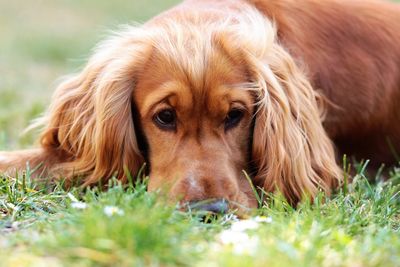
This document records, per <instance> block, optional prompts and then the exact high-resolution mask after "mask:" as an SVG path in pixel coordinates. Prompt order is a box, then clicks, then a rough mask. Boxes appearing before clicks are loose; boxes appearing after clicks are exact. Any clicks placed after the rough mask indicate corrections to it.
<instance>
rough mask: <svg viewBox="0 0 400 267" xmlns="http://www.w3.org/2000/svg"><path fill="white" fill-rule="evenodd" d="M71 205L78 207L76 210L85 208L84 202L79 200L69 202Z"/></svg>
mask: <svg viewBox="0 0 400 267" xmlns="http://www.w3.org/2000/svg"><path fill="white" fill-rule="evenodd" d="M71 207H72V208H74V209H78V210H84V209H86V208H87V204H86V203H84V202H80V201H78V202H72V203H71Z"/></svg>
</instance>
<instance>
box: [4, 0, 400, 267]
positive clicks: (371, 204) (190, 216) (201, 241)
mask: <svg viewBox="0 0 400 267" xmlns="http://www.w3.org/2000/svg"><path fill="white" fill-rule="evenodd" d="M174 2H176V1H162V0H152V1H151V2H147V1H145V0H141V1H123V0H116V1H106V0H82V1H70V0H43V1H35V0H31V1H22V0H16V1H0V31H1V32H2V35H1V36H2V39H1V40H0V50H1V51H2V53H0V73H1V77H2V78H1V79H0V149H17V148H26V147H29V146H32V145H33V140H34V139H35V134H30V135H27V136H19V135H18V134H19V133H20V132H22V130H23V129H24V128H25V127H26V126H27V125H28V123H29V121H30V120H31V119H33V118H35V117H36V116H38V114H40V113H41V112H43V111H44V109H45V107H46V106H47V105H48V103H49V100H50V98H49V96H50V95H51V92H52V91H53V89H54V84H53V82H54V81H55V80H56V79H57V78H58V77H59V76H60V75H61V74H67V73H71V72H73V71H75V70H77V69H79V67H80V66H82V65H83V64H84V62H85V58H86V56H87V55H88V54H89V51H90V49H91V48H92V47H93V46H94V44H95V43H96V42H97V41H98V40H99V39H101V37H102V36H104V33H105V32H106V30H107V29H110V28H111V29H113V28H116V26H117V25H118V24H121V23H126V22H128V21H132V20H134V21H144V20H146V19H147V18H149V17H151V16H153V15H154V14H157V13H158V12H159V11H161V10H163V9H165V8H166V7H167V6H169V5H172V4H173V3H174ZM149 3H151V4H149ZM52 84H53V85H52ZM366 176H367V175H366V174H365V172H364V169H363V168H360V169H359V174H358V175H357V176H356V178H355V181H354V182H353V183H352V184H349V185H346V187H345V188H342V189H341V190H339V191H338V192H337V193H336V194H335V195H334V196H333V197H332V198H330V199H325V198H324V197H323V196H319V197H318V198H317V199H316V202H315V203H314V204H312V205H311V204H309V203H302V204H301V205H300V206H299V207H298V208H297V209H293V208H291V207H290V206H289V205H288V204H287V203H286V202H285V201H284V200H283V199H282V198H281V197H279V196H270V199H269V200H268V201H267V202H264V203H263V205H262V207H260V208H259V209H257V210H255V211H254V214H252V215H251V216H250V217H249V218H248V219H247V220H245V221H241V222H237V219H236V218H235V216H234V215H232V214H229V215H226V216H223V217H220V218H211V219H210V220H211V222H210V223H207V224H206V223H203V222H202V221H201V216H200V215H199V214H196V213H193V212H192V213H183V212H181V211H179V210H177V209H176V207H175V205H174V204H171V203H168V202H167V201H165V198H164V197H163V196H162V195H160V194H157V193H151V194H150V193H147V192H146V190H145V189H146V183H145V182H139V183H136V184H134V185H121V184H119V183H118V182H117V181H112V182H111V183H110V185H109V189H108V190H107V191H99V190H98V189H97V188H90V189H85V190H83V189H79V188H73V189H70V190H65V189H63V187H62V185H61V184H60V185H57V186H55V187H54V186H52V187H50V186H48V185H40V184H35V183H33V182H32V181H31V179H30V174H29V170H28V171H27V172H26V173H25V174H24V175H22V176H21V175H15V177H5V176H2V175H0V266H70V265H74V266H75V265H77V266H112V265H113V266H114V265H117V266H399V262H400V233H399V231H400V229H399V228H400V197H399V193H398V192H399V187H400V169H393V170H392V172H391V174H390V179H389V180H387V181H385V182H384V181H381V180H379V179H377V181H375V182H368V179H367V178H371V177H366ZM372 180H373V179H372ZM257 216H258V217H257Z"/></svg>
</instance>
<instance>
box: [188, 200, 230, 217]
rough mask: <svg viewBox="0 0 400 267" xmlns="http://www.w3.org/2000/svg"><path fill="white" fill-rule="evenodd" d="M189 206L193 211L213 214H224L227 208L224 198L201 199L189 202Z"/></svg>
mask: <svg viewBox="0 0 400 267" xmlns="http://www.w3.org/2000/svg"><path fill="white" fill-rule="evenodd" d="M189 208H190V209H192V210H195V211H206V212H211V213H215V214H225V213H227V212H228V210H229V205H228V202H227V201H226V200H225V199H217V200H215V199H211V200H201V201H195V202H191V203H189Z"/></svg>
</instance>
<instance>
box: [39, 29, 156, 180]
mask: <svg viewBox="0 0 400 267" xmlns="http://www.w3.org/2000/svg"><path fill="white" fill-rule="evenodd" d="M145 36H146V35H145V32H144V31H143V30H141V29H140V28H133V27H132V28H129V29H127V30H126V31H125V32H123V33H121V35H119V36H116V37H114V38H112V39H110V40H108V41H106V42H104V43H103V44H102V45H100V46H99V47H98V48H97V52H96V53H95V54H94V56H93V57H92V58H91V59H90V60H89V62H88V64H87V66H86V67H85V69H84V70H83V71H82V72H81V73H80V74H78V75H76V76H74V77H71V78H69V79H67V80H66V81H65V82H63V83H62V84H61V85H60V86H59V87H58V88H57V90H56V92H55V94H54V96H53V98H52V104H51V106H50V108H49V111H48V114H47V116H46V117H44V121H43V124H44V131H43V133H42V135H41V144H42V146H43V147H44V148H45V149H46V150H51V151H57V153H58V154H62V155H63V157H64V158H66V162H61V163H60V164H58V165H56V166H54V167H53V174H57V175H62V176H64V177H66V178H67V179H72V178H74V177H77V176H79V177H83V178H85V180H84V184H86V185H88V184H93V183H95V182H97V181H99V180H100V179H108V178H110V177H112V176H116V177H118V178H119V179H126V178H125V175H124V169H125V168H127V169H128V170H129V171H130V172H131V173H132V175H134V174H135V173H136V171H137V170H138V169H139V168H140V166H141V165H142V164H143V162H144V160H143V157H142V156H141V153H140V151H139V149H138V145H137V141H136V135H135V128H134V125H133V120H132V108H131V105H132V97H133V93H132V90H133V89H134V85H135V81H134V77H135V74H136V73H137V72H138V71H139V70H140V67H141V66H142V65H143V64H144V61H145V60H146V57H147V56H148V53H149V48H148V47H147V45H146V41H145V40H143V38H144V37H145Z"/></svg>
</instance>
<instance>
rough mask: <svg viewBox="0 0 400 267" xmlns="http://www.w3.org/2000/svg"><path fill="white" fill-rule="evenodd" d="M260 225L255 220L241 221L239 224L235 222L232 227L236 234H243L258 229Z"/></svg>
mask: <svg viewBox="0 0 400 267" xmlns="http://www.w3.org/2000/svg"><path fill="white" fill-rule="evenodd" d="M258 226H259V223H258V222H256V221H255V220H241V221H237V222H233V223H232V226H231V230H232V231H235V232H243V231H247V230H253V229H257V228H258Z"/></svg>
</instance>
